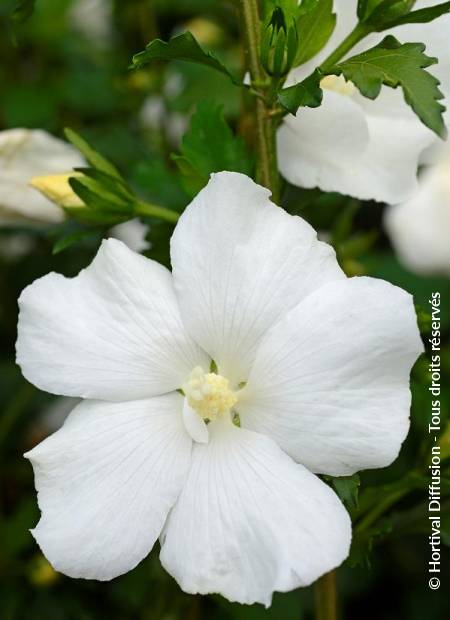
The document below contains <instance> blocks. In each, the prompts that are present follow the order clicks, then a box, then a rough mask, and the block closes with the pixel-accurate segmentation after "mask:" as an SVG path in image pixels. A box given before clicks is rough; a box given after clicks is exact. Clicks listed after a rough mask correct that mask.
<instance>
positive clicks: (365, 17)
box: [357, 0, 416, 30]
mask: <svg viewBox="0 0 450 620" xmlns="http://www.w3.org/2000/svg"><path fill="white" fill-rule="evenodd" d="M415 1H416V0H359V2H358V10H357V13H358V19H359V21H361V22H364V23H367V24H370V25H373V26H375V25H377V26H380V29H381V30H383V29H384V28H386V27H387V26H384V24H386V23H387V22H389V21H392V20H393V19H396V18H398V17H401V16H403V15H405V14H406V13H409V11H410V10H411V9H412V7H413V5H414V2H415Z"/></svg>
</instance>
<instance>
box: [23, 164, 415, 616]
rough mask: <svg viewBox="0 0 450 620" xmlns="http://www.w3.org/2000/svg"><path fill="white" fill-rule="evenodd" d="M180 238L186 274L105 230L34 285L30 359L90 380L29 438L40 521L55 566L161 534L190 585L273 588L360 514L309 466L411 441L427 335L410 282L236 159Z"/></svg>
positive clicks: (329, 547)
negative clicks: (344, 264) (278, 199)
mask: <svg viewBox="0 0 450 620" xmlns="http://www.w3.org/2000/svg"><path fill="white" fill-rule="evenodd" d="M171 257H172V266H173V274H171V273H170V272H169V271H168V270H167V269H165V268H164V267H162V266H161V265H159V264H157V263H155V262H153V261H151V260H148V259H146V258H144V257H142V256H139V255H137V254H134V253H133V252H131V251H130V250H128V249H127V248H126V247H125V246H124V245H123V244H121V243H120V242H118V241H114V240H109V241H106V242H104V243H103V245H102V247H101V249H100V251H99V253H98V254H97V257H96V258H95V260H94V261H93V263H92V264H91V265H90V267H88V268H87V269H85V270H84V271H82V272H81V273H80V274H79V275H78V276H77V277H76V278H73V279H66V278H64V277H62V276H60V275H57V274H55V273H51V274H49V275H47V276H45V277H43V278H41V279H40V280H37V281H36V282H35V283H34V284H32V285H30V286H29V287H27V288H26V289H25V291H24V292H23V293H22V295H21V298H20V300H19V303H20V317H19V327H18V333H19V335H18V341H17V361H18V363H19V364H20V366H21V368H22V370H23V373H24V375H25V376H26V377H27V378H28V379H29V380H30V381H32V382H33V383H34V384H36V385H37V386H38V387H40V388H41V389H45V390H48V391H51V392H54V393H57V394H63V395H67V396H79V397H82V398H84V399H86V400H85V401H83V402H82V403H81V404H80V405H78V406H77V407H76V408H75V410H74V411H73V412H72V413H71V414H70V416H69V418H68V419H67V421H66V423H65V424H64V426H63V427H62V429H61V430H60V431H58V432H57V433H55V434H54V435H52V436H51V437H50V438H48V439H47V440H45V441H44V442H42V443H41V444H39V445H38V446H37V447H36V448H34V449H33V450H32V451H31V452H30V453H28V455H27V456H28V458H30V460H31V462H32V464H33V467H34V471H35V478H36V487H37V490H38V501H39V505H40V508H41V511H42V517H41V520H40V521H39V524H38V525H37V527H36V528H35V530H34V531H33V535H34V536H35V538H36V540H37V541H38V543H39V544H40V546H41V548H42V549H43V551H44V553H45V555H46V556H47V558H48V559H49V560H50V562H51V563H52V564H53V566H54V567H55V568H56V569H57V570H60V571H62V572H64V573H66V574H68V575H71V576H75V577H86V578H96V579H103V580H104V579H111V578H112V577H115V576H117V575H119V574H121V573H124V572H126V571H127V570H130V569H131V568H133V567H134V566H135V565H136V564H137V563H138V562H139V561H140V560H141V559H142V558H144V557H145V556H146V555H147V554H148V552H149V551H150V549H151V548H152V546H153V545H154V543H155V541H156V540H157V538H158V537H160V540H161V545H162V548H161V561H162V563H163V565H164V567H165V568H166V569H167V570H168V571H169V573H170V574H172V575H173V576H174V577H175V578H176V579H177V581H178V583H179V584H180V585H181V587H182V588H183V589H184V590H185V591H186V592H192V593H194V592H199V593H209V592H219V593H221V594H223V595H224V596H226V597H227V598H228V599H230V600H234V601H239V602H241V603H253V602H255V601H258V602H262V603H264V604H266V605H268V604H270V600H271V595H272V592H273V591H275V590H279V591H286V590H289V589H292V588H295V587H298V586H301V585H307V584H310V583H311V582H312V581H314V580H315V579H317V578H318V577H319V576H320V575H321V574H323V573H324V572H327V571H328V570H330V569H332V568H334V567H335V566H337V565H339V564H340V563H341V562H342V561H343V560H344V558H345V557H346V555H347V553H348V549H349V544H350V537H351V533H350V520H349V517H348V514H347V512H346V511H345V509H344V507H343V505H342V504H341V503H340V501H339V500H338V498H337V496H336V495H335V494H334V492H333V491H332V490H331V489H330V487H328V486H327V485H326V484H325V483H323V482H322V481H321V480H320V479H319V478H318V477H317V476H315V475H314V474H315V473H327V474H330V475H346V474H351V473H353V472H355V471H357V470H358V469H361V468H370V467H381V466H384V465H388V464H389V463H391V462H392V460H393V459H394V458H395V457H396V455H397V453H398V451H399V448H400V445H401V443H402V441H403V439H404V438H405V436H406V434H407V431H408V426H409V421H408V416H409V405H410V392H409V371H410V368H411V365H412V363H413V362H414V361H415V359H416V357H417V355H418V354H419V353H420V351H421V350H422V344H421V341H420V337H419V334H418V329H417V325H416V319H415V313H414V309H413V304H412V300H411V297H410V296H409V295H408V294H407V293H405V292H404V291H402V290H401V289H398V288H397V287H394V286H392V285H390V284H388V283H386V282H383V281H381V280H376V279H371V278H350V279H348V278H346V276H345V275H344V273H343V272H342V271H341V269H340V268H339V266H338V264H337V262H336V258H335V254H334V251H333V250H332V248H331V247H330V246H328V245H327V244H324V243H322V242H319V241H318V240H317V237H316V234H315V232H314V230H313V229H312V228H311V227H310V226H309V225H308V224H307V223H306V222H305V221H303V220H302V219H301V218H299V217H292V216H290V215H288V214H287V213H286V212H284V211H283V210H282V209H280V208H278V207H276V206H275V205H273V203H271V202H270V200H269V192H268V190H266V189H264V188H262V187H260V186H258V185H256V184H255V183H254V182H253V181H252V180H251V179H249V178H248V177H246V176H244V175H241V174H237V173H227V172H223V173H218V174H215V175H213V176H212V178H211V180H210V182H209V184H208V186H207V187H206V188H205V189H203V190H202V191H201V192H200V194H199V195H198V196H197V197H196V198H195V199H194V201H193V202H192V203H191V205H190V206H189V207H188V208H187V209H186V211H185V212H184V214H183V215H182V216H181V218H180V221H179V223H178V224H177V226H176V229H175V232H174V234H173V237H172V241H171ZM211 359H213V360H214V362H215V363H216V366H217V374H214V373H210V372H209V369H210V363H211ZM181 387H182V388H183V390H184V394H185V397H184V398H183V396H182V395H181V394H179V393H178V392H177V391H176V390H177V389H179V388H181ZM229 407H232V412H230V411H229V410H228V408H229ZM236 412H237V413H238V415H239V416H240V423H241V428H238V427H237V426H235V425H234V424H233V423H232V419H231V415H232V414H233V416H234V414H235V413H236ZM205 418H207V419H209V420H210V422H209V424H206V423H205ZM192 439H194V441H192ZM295 461H298V463H296V462H295Z"/></svg>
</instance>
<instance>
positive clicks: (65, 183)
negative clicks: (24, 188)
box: [29, 172, 85, 208]
mask: <svg viewBox="0 0 450 620" xmlns="http://www.w3.org/2000/svg"><path fill="white" fill-rule="evenodd" d="M77 176H78V177H80V176H83V175H82V174H80V173H76V172H66V173H64V174H49V175H45V176H41V177H33V178H32V179H31V180H30V182H29V184H30V185H31V186H32V187H34V188H35V189H37V190H39V191H40V192H41V194H43V195H44V196H45V197H46V198H48V199H49V200H51V201H52V202H54V203H55V204H57V205H58V206H60V207H63V208H73V207H84V206H85V205H84V202H83V201H82V200H81V198H79V197H78V196H77V195H76V194H75V192H74V191H73V189H72V188H71V187H70V184H69V179H71V178H73V177H77Z"/></svg>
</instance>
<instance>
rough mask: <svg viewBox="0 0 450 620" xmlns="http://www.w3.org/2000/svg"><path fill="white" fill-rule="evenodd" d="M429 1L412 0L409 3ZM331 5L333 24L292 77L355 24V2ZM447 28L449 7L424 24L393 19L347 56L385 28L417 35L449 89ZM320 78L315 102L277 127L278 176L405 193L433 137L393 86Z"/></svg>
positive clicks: (370, 192) (331, 187) (382, 196)
mask: <svg viewBox="0 0 450 620" xmlns="http://www.w3.org/2000/svg"><path fill="white" fill-rule="evenodd" d="M436 3H437V2H436V0H434V1H433V0H431V1H430V0H419V1H418V2H417V3H416V4H415V7H414V8H415V9H419V8H423V7H425V6H429V5H433V4H436ZM334 8H335V12H336V13H337V26H336V30H335V32H334V33H333V35H332V37H331V39H330V41H329V42H328V43H327V45H326V46H325V48H324V49H323V50H322V51H321V52H320V53H319V54H318V55H317V56H316V57H315V58H313V59H312V60H310V61H308V62H307V63H306V64H304V65H302V66H301V67H299V68H297V69H295V70H294V71H293V72H292V74H291V75H290V82H291V83H295V82H299V81H301V80H302V79H304V78H305V77H306V76H308V75H309V74H310V73H311V72H312V71H313V69H314V68H315V67H316V66H317V65H319V64H320V63H321V62H322V61H323V60H324V59H325V58H326V57H327V56H328V55H329V53H330V52H331V51H332V50H333V49H334V48H335V47H336V46H337V44H338V43H340V42H341V41H342V40H343V39H344V37H345V36H346V35H347V34H348V33H349V32H350V31H351V30H352V28H353V27H354V26H355V24H356V21H357V18H356V2H349V0H335V1H334ZM449 30H450V15H447V16H444V17H441V18H440V19H437V20H435V21H434V22H431V23H428V24H407V25H403V26H398V27H397V28H393V29H391V30H390V31H385V32H382V33H375V34H372V35H370V36H369V37H368V38H366V39H364V40H363V41H362V42H361V43H360V44H359V45H358V46H357V47H356V48H355V49H354V50H352V51H351V52H350V54H349V56H350V55H354V54H355V53H360V52H362V51H364V50H365V49H368V48H370V47H372V46H374V45H376V44H377V43H379V42H380V41H381V40H382V39H383V38H384V37H385V36H386V35H387V34H393V35H394V36H395V37H397V38H398V39H399V41H401V42H403V43H406V42H423V43H425V44H426V53H427V54H428V55H430V56H437V57H438V58H439V64H438V65H433V66H432V67H430V68H429V71H430V72H431V73H433V74H434V75H436V76H437V77H438V78H439V79H440V80H441V90H442V91H443V93H444V94H445V95H446V97H449V96H450V53H449V48H448V33H449ZM322 85H323V87H324V98H323V103H322V105H321V106H320V107H319V108H314V109H313V108H300V109H299V111H298V113H297V116H296V117H294V116H292V115H288V116H287V117H286V118H285V120H284V122H283V124H282V126H281V128H280V129H279V132H278V150H279V164H280V170H281V172H282V174H283V176H284V177H285V178H286V179H287V180H288V181H289V182H291V183H293V184H294V185H298V186H300V187H306V188H311V187H320V188H321V189H322V190H324V191H337V192H340V193H342V194H347V195H350V196H355V197H356V198H360V199H364V200H366V199H374V200H378V201H382V202H388V203H391V204H394V203H398V202H402V201H404V200H406V199H407V198H408V197H410V196H411V195H412V194H413V193H414V192H415V191H416V190H417V168H418V163H419V160H420V159H421V156H422V154H423V153H424V151H425V149H427V147H429V146H430V145H432V144H433V143H435V141H436V140H437V138H436V136H435V135H434V134H433V133H432V132H431V131H430V130H429V129H427V128H426V127H425V126H424V125H423V124H422V123H421V122H420V120H419V119H418V118H417V117H416V116H415V114H414V113H413V112H412V110H411V109H410V108H409V107H408V106H407V105H406V103H405V101H404V99H403V95H402V93H401V91H400V89H396V90H393V89H390V88H385V87H383V89H382V91H381V94H380V96H379V97H378V98H377V99H376V100H375V101H371V100H369V99H366V98H365V97H362V96H361V95H360V94H359V92H358V91H357V90H356V88H354V87H353V85H352V84H347V83H346V82H345V80H344V79H343V78H342V77H339V78H338V77H335V76H330V77H326V78H325V79H324V80H323V82H322ZM447 114H448V113H447ZM447 118H448V116H447Z"/></svg>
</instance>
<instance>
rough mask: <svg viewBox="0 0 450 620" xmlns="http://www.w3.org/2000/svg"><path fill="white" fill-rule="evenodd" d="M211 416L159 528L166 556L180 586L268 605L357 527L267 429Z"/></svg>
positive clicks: (318, 570)
mask: <svg viewBox="0 0 450 620" xmlns="http://www.w3.org/2000/svg"><path fill="white" fill-rule="evenodd" d="M225 425H226V426H225ZM210 426H211V427H212V428H211V430H210V442H209V444H208V445H207V446H204V445H199V444H197V445H195V447H194V450H193V455H192V466H191V469H190V471H189V477H188V479H187V482H186V484H185V486H184V487H183V491H182V493H181V495H180V497H179V499H178V501H177V503H176V504H175V506H174V508H173V510H172V512H171V513H170V516H169V518H168V521H167V524H166V527H165V529H164V532H163V536H162V549H161V562H162V564H163V566H164V567H165V568H166V570H167V571H168V572H169V573H170V574H171V575H173V577H175V579H176V580H177V582H178V583H179V584H180V586H181V588H182V589H183V590H184V591H186V592H189V593H200V594H207V593H213V592H217V593H220V594H222V595H223V596H225V597H226V598H228V599H229V600H230V601H237V602H239V603H255V602H259V603H264V604H265V605H267V606H268V605H270V601H271V598H272V593H273V592H274V591H287V590H291V589H293V588H296V587H298V586H305V585H309V584H310V583H312V582H313V581H314V580H315V579H317V578H318V577H319V576H320V575H322V574H323V573H325V572H327V571H329V570H331V569H333V568H335V567H336V566H338V565H339V564H340V563H341V562H342V561H343V560H344V559H345V557H346V556H347V554H348V549H349V544H350V538H351V529H350V519H349V517H348V514H347V512H346V511H345V509H344V507H343V505H342V504H341V502H340V501H339V500H338V498H337V496H336V495H335V494H334V493H333V491H332V490H331V489H330V488H329V487H328V486H327V485H325V484H324V483H323V482H322V481H321V480H319V478H317V477H316V476H314V475H313V474H311V473H310V472H309V471H307V470H306V469H305V468H304V467H302V466H300V465H297V464H296V463H294V462H293V461H292V460H291V459H290V458H289V457H288V456H287V455H286V454H284V453H283V452H282V451H281V450H280V449H279V448H278V447H277V446H276V444H275V443H274V442H273V441H271V440H270V439H269V438H267V437H264V436H262V435H258V434H256V433H252V432H249V431H246V430H244V429H239V428H237V427H235V426H233V425H232V424H231V423H229V422H220V423H213V424H211V425H210Z"/></svg>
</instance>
